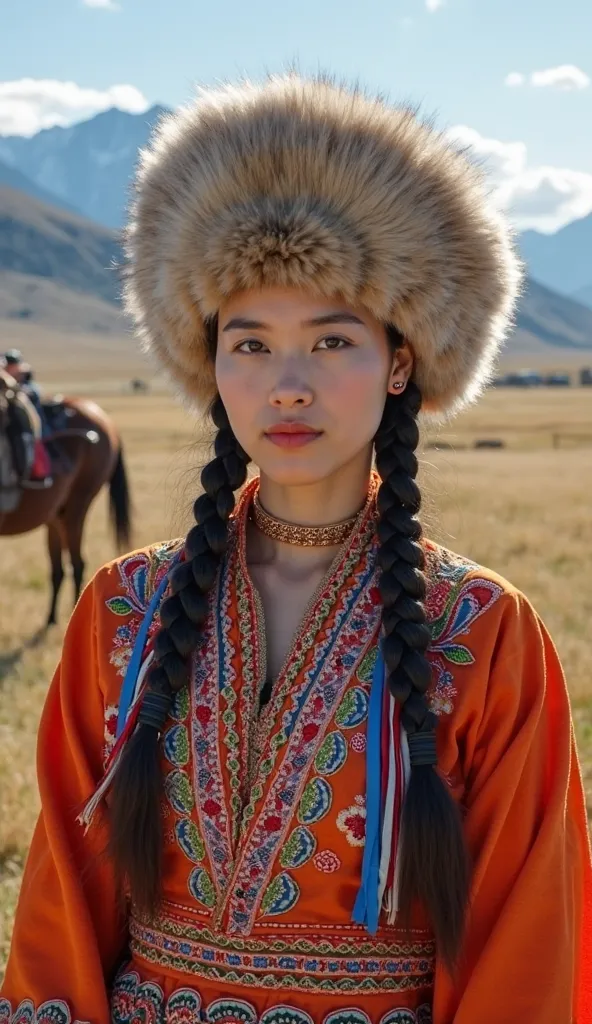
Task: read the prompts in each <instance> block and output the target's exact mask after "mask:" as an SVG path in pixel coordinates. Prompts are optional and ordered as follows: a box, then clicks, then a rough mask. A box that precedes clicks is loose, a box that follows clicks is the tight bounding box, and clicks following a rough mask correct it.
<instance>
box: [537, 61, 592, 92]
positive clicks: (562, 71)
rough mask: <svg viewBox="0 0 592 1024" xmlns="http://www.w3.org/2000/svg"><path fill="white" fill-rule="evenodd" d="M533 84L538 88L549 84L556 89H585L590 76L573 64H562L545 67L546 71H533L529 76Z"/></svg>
mask: <svg viewBox="0 0 592 1024" xmlns="http://www.w3.org/2000/svg"><path fill="white" fill-rule="evenodd" d="M530 80H531V82H532V84H533V85H535V86H538V88H543V89H544V88H547V87H548V86H551V87H553V88H556V89H586V88H587V87H588V86H589V85H590V78H589V77H588V75H587V74H586V72H585V71H582V70H581V69H580V68H576V67H575V66H574V65H573V64H562V65H561V67H558V68H547V70H546V71H533V73H532V75H531V76H530Z"/></svg>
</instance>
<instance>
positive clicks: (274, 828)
mask: <svg viewBox="0 0 592 1024" xmlns="http://www.w3.org/2000/svg"><path fill="white" fill-rule="evenodd" d="M263 827H264V829H265V831H266V832H279V831H280V829H281V827H282V819H281V818H280V817H279V815H277V814H270V815H269V817H268V818H266V819H265V821H264V822H263Z"/></svg>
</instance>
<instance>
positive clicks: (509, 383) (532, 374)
mask: <svg viewBox="0 0 592 1024" xmlns="http://www.w3.org/2000/svg"><path fill="white" fill-rule="evenodd" d="M501 383H503V386H504V387H507V388H538V387H541V386H542V385H543V384H544V383H545V381H544V378H543V377H542V376H541V374H540V373H537V372H536V371H535V370H518V371H517V372H516V373H508V374H506V376H505V377H504V378H503V380H502V382H501Z"/></svg>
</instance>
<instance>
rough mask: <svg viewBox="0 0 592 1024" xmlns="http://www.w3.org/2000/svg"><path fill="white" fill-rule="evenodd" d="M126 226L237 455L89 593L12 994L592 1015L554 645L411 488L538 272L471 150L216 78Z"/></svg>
mask: <svg viewBox="0 0 592 1024" xmlns="http://www.w3.org/2000/svg"><path fill="white" fill-rule="evenodd" d="M127 245H128V257H129V265H128V278H127V302H128V308H129V309H130V310H131V311H132V313H133V314H134V316H135V318H136V322H137V325H138V329H139V331H140V332H141V335H142V337H143V339H144V341H145V344H146V346H147V348H149V349H151V350H152V351H153V352H154V353H155V354H156V356H157V357H158V358H159V360H160V362H161V365H162V366H163V367H164V368H165V369H166V370H167V371H168V372H169V373H170V374H171V375H172V377H173V378H174V379H175V380H176V381H177V382H178V384H179V385H180V386H181V388H182V390H183V391H184V393H185V395H186V396H187V397H188V398H189V399H190V401H192V402H194V403H196V404H197V405H198V406H199V407H201V408H203V407H204V406H206V405H207V404H208V403H212V405H211V410H212V418H213V422H214V424H215V427H216V430H217V433H216V439H215V457H214V459H213V460H212V461H211V462H210V463H209V464H208V465H207V466H206V467H205V469H204V470H203V473H202V485H203V492H204V493H203V494H202V495H201V496H200V497H199V498H198V499H197V501H196V503H195V517H196V525H195V526H194V527H193V528H192V529H191V530H190V532H189V534H188V536H187V538H186V539H185V541H184V543H183V542H172V543H169V544H164V545H159V546H157V547H153V548H150V549H147V550H144V551H140V552H137V553H135V554H132V555H130V556H128V557H127V558H124V559H123V560H120V561H118V562H115V563H112V564H111V565H108V566H106V567H105V568H103V569H102V570H101V571H100V572H99V573H98V574H97V576H96V577H95V579H94V581H93V582H92V583H91V585H90V586H89V587H88V589H87V590H86V592H85V593H84V595H83V597H82V598H81V600H80V603H79V605H78V607H77V609H76V612H75V614H74V616H73V619H72V621H71V623H70V626H69V629H68V632H67V636H66V639H65V644H64V652H63V658H62V661H61V666H60V668H59V670H58V673H57V675H56V678H55V679H54V681H53V684H52V687H51V691H50V694H49V697H48V701H47V706H46V708H45V712H44V716H43V722H42V726H41V733H40V755H39V756H40V760H39V779H40V787H41V796H42V805H43V809H42V814H41V819H40V822H39V825H38V828H37V831H36V833H35V837H34V840H33V845H32V849H31V853H30V858H29V862H28V866H27V870H26V874H25V879H24V882H23V890H22V896H21V900H20V904H19V908H18V912H17V918H16V925H15V932H14V937H13V944H12V952H11V956H10V961H9V965H8V971H7V975H6V980H5V983H4V988H3V990H2V992H3V995H4V998H5V1002H3V1003H2V1004H1V1005H2V1007H3V1013H4V1019H5V1020H7V1021H11V1022H13V1024H15V1022H17V1021H18V1022H20V1021H21V1020H24V1019H25V1018H26V1019H27V1021H32V1020H35V1021H41V1020H45V1019H46V1018H50V1017H51V1018H52V1019H53V1020H59V1021H60V1024H62V1022H63V1024H67V1022H69V1021H70V1020H76V1021H91V1022H93V1024H106V1022H107V1021H109V1020H112V1021H116V1022H128V1021H130V1022H131V1021H140V1020H141V1021H167V1022H171V1024H172V1022H177V1021H187V1022H193V1021H196V1022H197V1021H201V1020H205V1021H212V1022H214V1021H224V1022H238V1021H245V1022H256V1021H264V1022H265V1024H271V1022H280V1021H282V1022H294V1024H305V1022H309V1024H310V1022H311V1021H312V1022H314V1024H316V1022H319V1024H320V1022H324V1024H346V1022H347V1024H354V1022H355V1024H358V1022H360V1024H368V1022H372V1024H374V1022H377V1024H378V1022H381V1024H414V1022H415V1024H417V1022H421V1024H428V1022H432V1021H433V1022H435V1024H450V1022H453V1021H454V1022H455V1024H475V1022H476V1021H479V1022H480V1024H489V1022H491V1024H493V1022H494V1021H495V1024H499V1022H500V1021H503V1022H504V1024H519V1022H520V1024H523V1022H525V1021H528V1022H529V1024H531V1022H535V1021H536V1022H537V1024H551V1022H553V1024H557V1022H559V1021H561V1022H563V1021H564V1022H565V1024H567V1022H568V1021H570V1022H578V1024H585V1022H587V1021H589V1020H590V1017H589V1016H588V1011H589V1009H590V1007H591V1006H592V1003H591V1002H590V970H589V961H590V949H591V937H590V918H589V916H588V914H587V911H586V906H587V901H588V902H589V894H590V854H589V846H588V838H587V831H586V819H585V813H584V802H583V796H582V785H581V779H580V772H579V767H578V762H577V757H576V753H575V748H574V743H573V734H572V726H571V720H570V710H569V703H568V698H567V694H566V689H565V684H564V680H563V675H562V671H561V668H560V665H559V662H558V658H557V654H556V652H555V648H554V647H553V644H552V642H551V640H550V639H549V637H548V635H547V633H546V632H545V629H544V627H543V626H542V624H541V622H540V621H539V619H538V618H537V616H536V614H535V612H534V611H533V610H532V608H531V607H530V605H529V603H528V601H527V600H526V599H525V598H524V597H523V596H522V595H521V594H519V593H518V592H517V591H516V590H515V589H514V588H513V587H511V586H510V585H509V584H508V583H506V582H505V581H504V580H502V579H500V578H499V577H497V576H496V575H495V574H494V573H492V572H490V571H489V570H486V569H482V568H480V567H479V566H477V565H474V564H472V563H470V562H468V561H466V560H465V559H463V558H461V557H459V556H457V555H454V554H452V553H450V552H447V551H445V550H443V549H442V548H440V547H438V546H436V545H434V544H431V543H429V542H428V541H427V540H425V539H424V538H423V537H422V531H421V526H420V523H419V520H418V518H417V513H418V511H419V507H420V493H419V490H418V487H417V484H416V483H415V476H416V471H417V459H416V455H415V449H416V447H417V444H418V424H417V421H418V414H419V412H420V408H421V406H422V405H423V408H424V410H425V412H426V414H428V415H437V416H443V415H447V414H450V413H451V412H453V411H455V410H457V409H459V408H461V407H462V406H463V405H465V404H466V403H467V402H468V401H470V400H472V399H473V398H474V397H476V396H477V394H478V393H479V392H480V390H481V389H482V387H483V385H484V383H485V381H486V380H487V379H488V376H489V373H490V369H491V366H492V364H493V360H494V357H495V355H496V352H497V350H498V347H499V345H500V343H501V341H502V339H503V336H504V333H505V331H506V328H507V326H508V324H509V322H510V319H511V315H512V310H513V304H514V299H515V295H516V292H517V287H518V278H519V271H518V266H517V261H516V257H515V255H514V253H513V250H512V247H511V244H510V241H509V237H508V232H507V229H506V228H505V226H504V225H503V224H502V223H501V221H500V219H499V217H498V216H497V215H496V214H495V213H494V212H493V211H492V210H491V209H489V207H488V204H487V201H486V199H485V196H484V192H483V186H482V184H481V181H480V178H479V175H478V173H477V172H476V171H475V170H474V169H473V168H472V167H471V166H470V165H469V164H468V162H467V161H466V160H465V159H464V157H462V156H460V155H458V154H457V153H455V152H454V151H453V150H452V149H451V148H450V146H449V145H448V144H447V142H446V141H445V140H444V139H443V138H442V137H441V136H439V135H438V134H436V133H435V132H434V131H433V130H432V129H431V128H429V127H427V126H425V125H422V124H420V123H419V122H418V121H416V120H415V118H414V117H413V116H412V114H411V113H410V112H408V111H397V110H393V109H391V108H389V107H388V106H386V105H385V104H384V103H383V102H382V101H373V100H371V99H368V98H366V97H364V96H363V95H361V94H360V93H349V92H348V91H347V90H345V89H343V88H340V87H338V86H336V85H334V84H332V83H331V82H329V81H326V80H320V79H318V80H314V81H303V80H301V79H300V78H298V77H296V76H288V77H286V78H274V79H271V80H270V81H268V82H267V83H266V84H265V85H263V86H254V85H250V84H246V85H242V86H240V87H228V88H226V89H223V90H221V91H219V92H212V93H205V94H203V95H202V96H201V98H200V99H199V101H198V102H197V103H196V105H195V106H194V107H193V108H191V109H188V110H185V111H183V112H181V113H179V114H177V115H175V116H172V117H170V118H169V119H168V120H165V121H164V122H163V124H162V125H161V127H160V129H159V131H158V133H157V135H156V137H155V139H154V140H153V142H152V145H151V147H150V148H149V149H148V151H147V152H145V153H144V155H143V159H142V164H141V168H140V171H139V175H138V182H137V197H136V202H135V206H134V211H133V215H132V219H131V224H130V227H129V230H128V238H127ZM373 454H375V456H376V468H377V475H374V474H373V472H372V457H373ZM250 461H252V462H253V463H254V464H255V465H256V466H257V467H259V470H260V475H259V476H258V477H257V476H255V477H254V478H253V479H252V480H251V481H250V482H249V483H248V484H247V485H246V487H244V488H243V485H244V484H245V481H246V479H247V467H248V464H249V462H250ZM241 488H242V493H241V495H240V497H239V498H238V503H237V504H235V496H236V495H237V492H239V491H240V490H241ZM122 676H124V682H123V684H122V682H121V677H122ZM77 816H78V820H77ZM82 826H84V828H83V827H82ZM120 896H121V898H119V897H120ZM23 1001H24V1002H23Z"/></svg>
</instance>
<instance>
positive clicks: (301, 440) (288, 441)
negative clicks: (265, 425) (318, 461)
mask: <svg viewBox="0 0 592 1024" xmlns="http://www.w3.org/2000/svg"><path fill="white" fill-rule="evenodd" d="M321 434H322V430H315V428H314V427H310V426H309V425H308V424H307V423H298V422H294V421H291V422H283V423H275V424H274V425H273V427H270V428H269V430H266V431H265V437H266V438H267V439H268V440H269V441H271V442H272V444H276V445H278V446H279V447H280V448H300V447H302V445H305V444H310V443H311V442H312V441H316V439H317V438H318V437H320V436H321Z"/></svg>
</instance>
